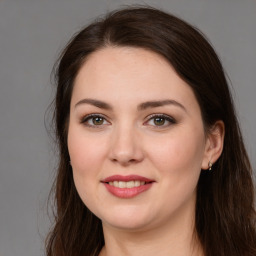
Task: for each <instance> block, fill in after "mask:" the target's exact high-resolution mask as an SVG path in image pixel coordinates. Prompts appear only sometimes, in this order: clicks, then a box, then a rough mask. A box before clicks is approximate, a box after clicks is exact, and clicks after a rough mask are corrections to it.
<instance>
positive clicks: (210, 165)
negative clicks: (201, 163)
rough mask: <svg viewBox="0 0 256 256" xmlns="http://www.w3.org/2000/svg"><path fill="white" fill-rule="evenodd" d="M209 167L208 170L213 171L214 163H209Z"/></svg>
mask: <svg viewBox="0 0 256 256" xmlns="http://www.w3.org/2000/svg"><path fill="white" fill-rule="evenodd" d="M208 166H209V169H208V170H209V171H211V170H212V162H211V161H209V163H208Z"/></svg>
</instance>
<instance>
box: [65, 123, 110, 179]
mask: <svg viewBox="0 0 256 256" xmlns="http://www.w3.org/2000/svg"><path fill="white" fill-rule="evenodd" d="M105 145H106V142H104V140H102V138H101V136H95V135H93V136H88V135H86V134H83V133H82V132H81V131H80V130H79V129H77V128H73V129H72V127H71V128H70V130H69V135H68V150H69V155H70V159H71V162H72V167H73V170H74V172H75V174H77V175H80V176H94V175H96V174H97V173H96V171H97V170H98V169H99V168H100V166H101V165H102V164H103V159H104V156H105V152H106V147H105Z"/></svg>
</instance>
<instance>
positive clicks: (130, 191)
mask: <svg viewBox="0 0 256 256" xmlns="http://www.w3.org/2000/svg"><path fill="white" fill-rule="evenodd" d="M136 180H138V181H144V182H146V184H144V185H140V186H139V187H133V188H119V187H114V186H111V185H109V184H108V182H113V181H125V182H128V181H136ZM101 182H102V183H103V185H104V186H105V187H106V189H107V190H108V191H109V192H110V193H111V194H112V195H114V196H116V197H119V198H132V197H135V196H137V195H139V194H141V193H143V192H145V191H147V190H148V189H150V188H151V187H152V185H153V183H154V182H155V181H154V180H152V179H148V178H146V177H143V176H139V175H127V176H122V175H113V176H110V177H107V178H105V179H104V180H102V181H101Z"/></svg>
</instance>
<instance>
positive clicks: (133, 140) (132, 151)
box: [109, 127, 144, 166]
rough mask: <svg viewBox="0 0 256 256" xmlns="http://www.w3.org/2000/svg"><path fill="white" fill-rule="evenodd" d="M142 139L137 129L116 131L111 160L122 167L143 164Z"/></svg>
mask: <svg viewBox="0 0 256 256" xmlns="http://www.w3.org/2000/svg"><path fill="white" fill-rule="evenodd" d="M141 139H142V138H141V136H140V134H139V132H138V131H136V129H135V128H134V129H132V128H127V127H125V128H118V129H115V130H114V131H113V135H112V137H111V147H110V152H109V158H110V160H111V161H112V162H116V163H119V164H120V165H122V166H128V165H130V164H134V163H139V162H141V161H142V160H143V158H144V153H143V150H142V141H141Z"/></svg>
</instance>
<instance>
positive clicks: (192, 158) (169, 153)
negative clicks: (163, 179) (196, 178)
mask: <svg viewBox="0 0 256 256" xmlns="http://www.w3.org/2000/svg"><path fill="white" fill-rule="evenodd" d="M177 131H178V132H177V133H173V134H171V135H170V136H169V137H163V138H162V139H160V140H158V142H154V141H153V143H152V146H151V147H150V148H151V151H150V155H151V159H152V161H153V162H154V165H155V167H156V168H158V169H159V171H161V172H164V173H165V174H167V175H177V176H181V175H184V174H186V175H187V174H188V173H189V174H191V175H193V173H196V174H198V172H200V170H201V163H202V160H203V155H204V133H203V131H200V130H197V131H196V130H194V129H189V130H186V129H184V130H183V129H180V130H178V129H177ZM158 139H159V138H158Z"/></svg>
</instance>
